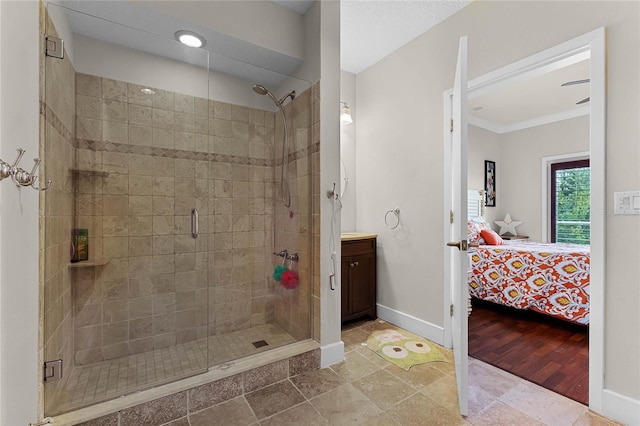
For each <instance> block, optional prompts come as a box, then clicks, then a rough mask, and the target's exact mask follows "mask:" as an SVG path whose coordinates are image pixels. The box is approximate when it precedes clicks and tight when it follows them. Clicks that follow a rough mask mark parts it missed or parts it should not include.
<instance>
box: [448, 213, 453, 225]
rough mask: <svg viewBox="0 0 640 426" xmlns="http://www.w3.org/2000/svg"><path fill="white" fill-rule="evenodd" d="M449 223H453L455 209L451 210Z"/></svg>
mask: <svg viewBox="0 0 640 426" xmlns="http://www.w3.org/2000/svg"><path fill="white" fill-rule="evenodd" d="M449 223H453V210H449Z"/></svg>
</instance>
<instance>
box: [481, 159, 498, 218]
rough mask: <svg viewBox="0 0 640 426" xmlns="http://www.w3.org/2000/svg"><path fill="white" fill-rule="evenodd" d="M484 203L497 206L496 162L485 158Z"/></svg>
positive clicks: (488, 205)
mask: <svg viewBox="0 0 640 426" xmlns="http://www.w3.org/2000/svg"><path fill="white" fill-rule="evenodd" d="M484 191H485V201H484V205H485V206H487V207H495V206H496V162H495V161H489V160H484Z"/></svg>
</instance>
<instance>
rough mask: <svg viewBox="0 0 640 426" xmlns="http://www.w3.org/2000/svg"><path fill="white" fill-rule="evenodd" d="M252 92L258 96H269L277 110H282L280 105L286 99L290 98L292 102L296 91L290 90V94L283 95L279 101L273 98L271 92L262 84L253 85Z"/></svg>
mask: <svg viewBox="0 0 640 426" xmlns="http://www.w3.org/2000/svg"><path fill="white" fill-rule="evenodd" d="M253 91H254V92H256V93H257V94H258V95H262V96H265V95H267V96H269V97H270V98H271V100H272V101H273V103H274V104H276V106H277V107H278V108H282V104H283V103H284V101H286V100H287V98H291V100H293V99H294V98H295V97H296V91H295V90H292V91H291V92H289V93H287V94H286V95H284V96H283V97H282V98H281V99H280V100H278V99H276V97H275V96H273V93H271V91H270V90H269V89H267V88H266V87H264V86H263V85H262V84H254V85H253Z"/></svg>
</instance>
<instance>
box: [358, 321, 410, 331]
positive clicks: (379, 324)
mask: <svg viewBox="0 0 640 426" xmlns="http://www.w3.org/2000/svg"><path fill="white" fill-rule="evenodd" d="M360 328H361V329H362V330H364V331H365V332H366V333H367V334H371V332H373V331H376V330H401V328H400V327H397V326H395V325H393V324H391V323H388V322H386V321H383V320H381V319H378V320H375V321H370V322H368V323H366V324H363V325H362V326H361V327H360ZM403 331H404V330H403Z"/></svg>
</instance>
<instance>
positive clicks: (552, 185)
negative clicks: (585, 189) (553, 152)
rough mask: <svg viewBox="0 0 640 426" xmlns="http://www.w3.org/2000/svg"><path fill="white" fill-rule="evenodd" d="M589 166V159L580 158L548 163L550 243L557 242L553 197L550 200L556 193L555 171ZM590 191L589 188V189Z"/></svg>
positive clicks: (555, 212)
mask: <svg viewBox="0 0 640 426" xmlns="http://www.w3.org/2000/svg"><path fill="white" fill-rule="evenodd" d="M585 167H591V166H590V162H589V159H588V158H586V159H582V160H569V161H556V162H552V163H550V164H549V191H548V192H547V197H548V200H549V225H548V226H549V230H548V232H549V241H550V242H552V243H555V242H557V229H556V226H555V224H556V219H557V217H556V215H557V211H556V203H555V199H553V200H552V197H554V194H555V193H556V179H555V172H557V171H558V170H569V169H579V168H585ZM589 191H591V189H589Z"/></svg>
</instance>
